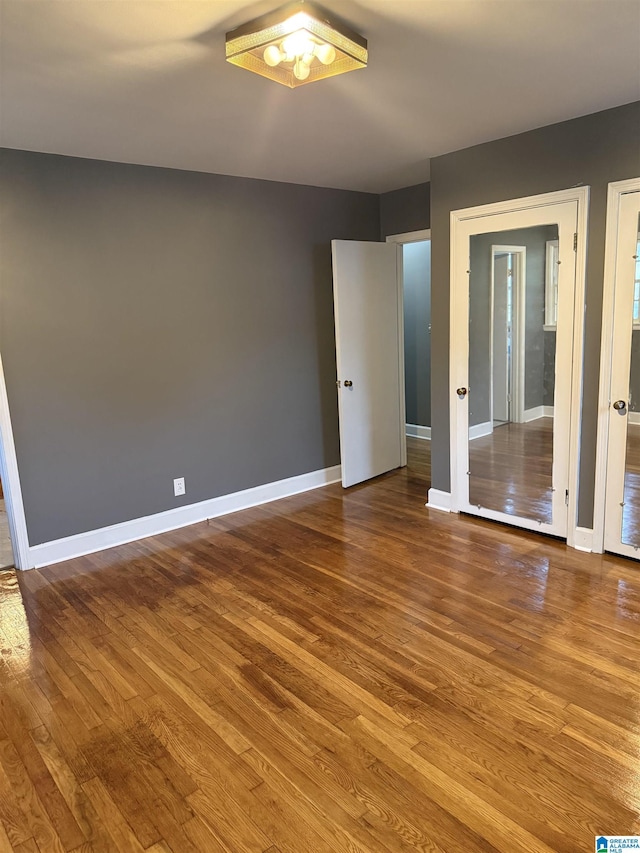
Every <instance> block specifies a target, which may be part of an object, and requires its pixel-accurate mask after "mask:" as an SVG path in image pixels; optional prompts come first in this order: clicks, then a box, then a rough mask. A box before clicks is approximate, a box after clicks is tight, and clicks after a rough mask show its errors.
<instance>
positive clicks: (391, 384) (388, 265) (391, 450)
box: [331, 240, 406, 488]
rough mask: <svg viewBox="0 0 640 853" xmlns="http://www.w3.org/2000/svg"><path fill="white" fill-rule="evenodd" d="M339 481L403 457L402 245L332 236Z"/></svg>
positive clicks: (358, 478)
mask: <svg viewBox="0 0 640 853" xmlns="http://www.w3.org/2000/svg"><path fill="white" fill-rule="evenodd" d="M331 249H332V255H333V298H334V307H335V324H336V357H337V365H338V382H337V386H338V411H339V417H340V455H341V461H342V485H343V486H344V487H345V488H346V487H347V486H353V485H354V484H355V483H361V482H362V481H363V480H369V479H371V477H377V476H378V475H379V474H384V473H385V471H391V470H392V469H394V468H399V467H400V466H401V465H404V464H405V461H406V444H405V435H404V432H405V425H404V421H405V411H404V356H403V334H402V288H401V286H400V282H401V281H402V254H401V253H402V248H401V247H400V246H398V245H396V244H395V243H364V242H357V241H346V240H333V241H332V243H331Z"/></svg>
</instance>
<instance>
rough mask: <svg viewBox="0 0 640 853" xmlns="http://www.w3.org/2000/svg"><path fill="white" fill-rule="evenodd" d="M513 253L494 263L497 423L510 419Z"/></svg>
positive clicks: (494, 403)
mask: <svg viewBox="0 0 640 853" xmlns="http://www.w3.org/2000/svg"><path fill="white" fill-rule="evenodd" d="M510 275H511V270H510V256H509V255H495V256H494V264H493V318H492V319H493V353H492V356H493V377H492V378H493V391H492V393H493V414H492V418H491V419H492V421H493V422H494V423H495V422H496V421H498V422H499V423H507V422H508V421H509V420H510V418H509V366H510V361H511V359H510V355H511V353H510V346H509V343H510V340H509V339H510V328H509V324H510V316H509V313H510V312H509V307H510V299H509V288H510V281H509V276H510Z"/></svg>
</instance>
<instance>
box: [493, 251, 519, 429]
mask: <svg viewBox="0 0 640 853" xmlns="http://www.w3.org/2000/svg"><path fill="white" fill-rule="evenodd" d="M505 252H508V253H509V254H512V255H516V256H517V261H516V263H517V265H518V273H517V275H516V289H515V290H514V291H513V299H514V309H515V310H514V315H515V317H514V323H513V331H512V335H511V340H512V342H513V343H514V347H513V358H512V363H511V377H512V379H515V381H514V382H512V391H513V392H514V393H513V399H512V401H511V402H512V410H511V420H512V421H515V422H516V423H518V424H521V423H523V421H524V336H525V311H524V309H525V305H526V302H525V294H526V292H527V290H526V282H527V247H526V246H491V340H492V341H493V317H494V304H493V303H494V286H495V285H494V279H495V259H496V255H500V254H504V253H505ZM490 378H491V384H490V389H489V399H490V403H491V423H492V424H493V347H492V348H491V365H490ZM514 414H515V417H514Z"/></svg>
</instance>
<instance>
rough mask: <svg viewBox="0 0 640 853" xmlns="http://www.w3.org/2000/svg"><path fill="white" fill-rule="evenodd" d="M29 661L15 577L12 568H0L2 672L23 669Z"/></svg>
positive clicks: (27, 635) (18, 672)
mask: <svg viewBox="0 0 640 853" xmlns="http://www.w3.org/2000/svg"><path fill="white" fill-rule="evenodd" d="M30 661H31V633H30V631H29V623H28V620H27V614H26V611H25V608H24V604H23V601H22V592H21V591H20V587H19V585H18V577H17V574H16V572H15V571H14V570H13V569H6V570H4V571H0V663H1V665H2V669H3V674H5V673H8V674H9V675H12V676H16V675H22V674H23V673H25V672H26V671H27V669H28V667H29V663H30Z"/></svg>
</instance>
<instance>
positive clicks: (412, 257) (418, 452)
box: [387, 229, 431, 489]
mask: <svg viewBox="0 0 640 853" xmlns="http://www.w3.org/2000/svg"><path fill="white" fill-rule="evenodd" d="M387 242H388V243H396V244H398V245H400V247H401V249H402V281H401V288H402V302H403V311H402V315H403V324H404V334H403V340H404V391H405V433H406V440H407V465H408V467H409V468H411V469H413V470H414V471H415V472H416V473H418V472H420V475H421V477H422V478H423V479H424V476H425V472H426V473H427V476H426V480H427V482H426V487H427V489H429V487H430V486H431V478H430V470H431V231H430V230H428V229H422V230H420V231H410V232H406V233H403V234H392V235H390V236H389V237H387Z"/></svg>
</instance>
